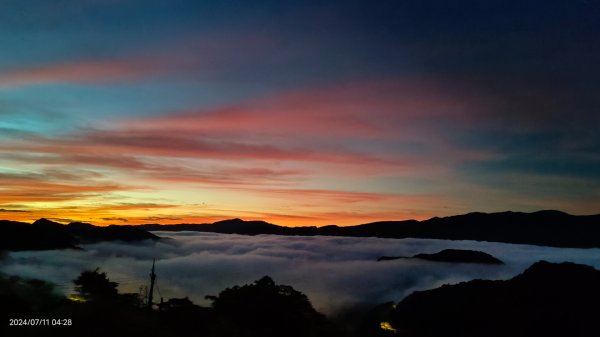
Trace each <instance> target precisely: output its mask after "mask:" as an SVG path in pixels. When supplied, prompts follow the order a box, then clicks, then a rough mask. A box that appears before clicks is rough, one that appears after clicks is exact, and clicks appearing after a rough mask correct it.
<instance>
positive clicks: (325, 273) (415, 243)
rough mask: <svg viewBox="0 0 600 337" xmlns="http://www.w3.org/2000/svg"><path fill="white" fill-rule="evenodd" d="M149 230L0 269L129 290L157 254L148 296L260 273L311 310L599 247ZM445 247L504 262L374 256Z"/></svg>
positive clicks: (199, 296)
mask: <svg viewBox="0 0 600 337" xmlns="http://www.w3.org/2000/svg"><path fill="white" fill-rule="evenodd" d="M155 233H156V234H158V235H160V236H162V237H168V238H170V239H168V240H163V241H161V242H144V243H139V244H128V243H120V242H118V243H117V242H104V243H98V244H93V245H86V246H84V248H85V250H83V251H76V250H62V251H37V252H33V251H29V252H13V253H10V254H8V255H7V256H5V257H4V259H3V260H0V271H1V272H3V273H6V274H11V275H20V276H24V277H31V278H41V279H45V280H48V281H52V282H55V283H57V284H58V285H59V288H58V289H59V290H60V291H63V292H70V291H72V288H71V280H72V279H74V278H75V277H77V275H79V273H81V272H82V271H83V270H86V269H94V268H96V267H100V268H101V269H102V270H103V271H106V272H107V273H108V276H109V278H110V279H111V280H114V281H117V282H119V283H120V290H121V291H122V292H137V291H138V289H139V287H140V286H141V285H146V284H147V283H148V273H149V271H150V267H151V264H152V258H156V259H157V262H156V273H157V275H158V278H157V279H158V291H159V292H160V294H158V296H157V297H160V295H162V296H163V297H164V298H165V299H167V298H171V297H183V296H189V297H190V298H191V299H192V300H193V301H194V302H196V303H198V304H201V305H206V304H207V302H206V301H205V300H204V296H205V295H217V294H218V293H219V291H221V290H222V289H224V288H226V287H230V286H233V285H242V284H246V283H250V282H253V281H254V280H257V279H259V278H260V277H262V276H264V275H269V276H271V277H272V278H273V279H274V280H275V282H277V283H281V284H288V285H292V286H293V287H294V288H295V289H297V290H299V291H302V292H304V293H306V294H307V295H308V296H309V298H310V299H311V301H312V303H313V304H314V306H315V307H316V308H317V310H320V311H322V312H324V313H326V314H334V313H335V312H336V311H338V310H340V309H345V308H349V307H352V306H354V305H361V304H378V303H383V302H387V301H398V300H400V299H402V298H403V297H404V296H406V295H408V294H410V293H411V292H413V291H415V290H424V289H430V288H434V287H437V286H440V285H442V284H445V283H457V282H461V281H467V280H471V279H475V278H487V279H506V278H510V277H512V276H514V275H516V274H518V273H520V272H521V271H523V270H524V269H525V268H527V267H528V266H529V265H531V264H532V263H534V262H536V261H538V260H547V261H552V262H563V261H572V262H577V263H584V264H588V265H593V266H595V267H596V268H599V269H600V249H565V248H550V247H539V246H529V245H512V244H503V243H491V242H475V241H444V240H427V239H402V240H398V239H379V238H344V237H301V236H273V235H259V236H243V235H227V234H215V233H196V232H175V233H173V232H155ZM446 248H456V249H474V250H480V251H484V252H487V253H489V254H492V255H494V256H496V257H498V258H500V259H501V260H503V261H504V262H505V263H506V264H505V265H502V266H497V265H490V266H488V265H478V264H455V263H439V262H428V261H422V260H416V259H400V260H394V261H383V262H377V261H376V260H377V258H378V257H380V256H382V255H388V256H411V255H414V254H418V253H434V252H437V251H440V250H442V249H446Z"/></svg>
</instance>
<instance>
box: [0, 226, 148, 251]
mask: <svg viewBox="0 0 600 337" xmlns="http://www.w3.org/2000/svg"><path fill="white" fill-rule="evenodd" d="M0 234H1V235H0V250H13V251H16V250H45V249H79V247H78V245H79V244H84V243H94V242H100V241H113V240H121V241H140V240H147V239H151V240H156V239H158V236H156V235H154V234H152V233H149V232H147V231H145V230H143V229H141V228H137V227H134V226H115V225H112V226H108V227H100V226H94V225H91V224H87V223H81V222H73V223H70V224H68V225H63V224H60V223H58V222H54V221H50V220H47V219H39V220H37V221H36V222H34V223H32V224H29V223H25V222H17V221H8V220H0Z"/></svg>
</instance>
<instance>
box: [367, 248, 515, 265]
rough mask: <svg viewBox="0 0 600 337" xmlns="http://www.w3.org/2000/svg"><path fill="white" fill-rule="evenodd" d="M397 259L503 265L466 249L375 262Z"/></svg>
mask: <svg viewBox="0 0 600 337" xmlns="http://www.w3.org/2000/svg"><path fill="white" fill-rule="evenodd" d="M398 259H421V260H426V261H434V262H452V263H482V264H503V263H504V262H502V261H501V260H499V259H498V258H496V257H494V256H492V255H490V254H488V253H485V252H480V251H477V250H468V249H444V250H441V251H439V252H437V253H433V254H424V253H421V254H416V255H413V256H382V257H380V258H378V259H377V261H380V262H381V261H393V260H398Z"/></svg>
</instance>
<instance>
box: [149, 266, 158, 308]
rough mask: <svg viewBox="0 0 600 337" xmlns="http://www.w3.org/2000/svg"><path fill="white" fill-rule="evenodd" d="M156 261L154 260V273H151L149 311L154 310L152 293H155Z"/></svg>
mask: <svg viewBox="0 0 600 337" xmlns="http://www.w3.org/2000/svg"><path fill="white" fill-rule="evenodd" d="M155 262H156V259H152V272H150V294H149V295H148V310H152V293H153V292H154V280H155V279H156V274H154V263H155Z"/></svg>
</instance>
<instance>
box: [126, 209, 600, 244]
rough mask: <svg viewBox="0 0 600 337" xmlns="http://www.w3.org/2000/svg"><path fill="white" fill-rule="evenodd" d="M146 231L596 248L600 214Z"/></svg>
mask: <svg viewBox="0 0 600 337" xmlns="http://www.w3.org/2000/svg"><path fill="white" fill-rule="evenodd" d="M137 226H140V227H141V228H143V229H145V230H149V231H183V230H188V231H198V232H214V233H227V234H244V235H258V234H276V235H306V236H315V235H325V236H350V237H380V238H395V239H403V238H422V239H441V240H474V241H490V242H503V243H514V244H532V245H540V246H552V247H572V248H600V214H596V215H571V214H568V213H565V212H561V211H555V210H544V211H537V212H532V213H524V212H513V211H506V212H496V213H482V212H471V213H466V214H462V215H453V216H448V217H433V218H431V219H428V220H422V221H418V220H400V221H377V222H370V223H365V224H360V225H353V226H343V227H342V226H336V225H327V226H322V227H315V226H310V227H284V226H280V225H275V224H271V223H268V222H265V221H260V220H253V221H244V220H241V219H231V220H222V221H218V222H215V223H212V224H174V225H159V224H143V225H137Z"/></svg>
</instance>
